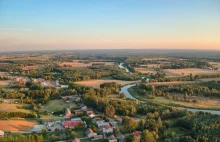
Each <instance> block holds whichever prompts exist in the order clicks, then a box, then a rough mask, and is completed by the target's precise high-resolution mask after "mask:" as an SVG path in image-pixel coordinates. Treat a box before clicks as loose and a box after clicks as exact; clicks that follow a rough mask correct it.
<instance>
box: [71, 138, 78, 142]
mask: <svg viewBox="0 0 220 142" xmlns="http://www.w3.org/2000/svg"><path fill="white" fill-rule="evenodd" d="M72 142H80V139H78V138H75V139H74V140H73V141H72Z"/></svg>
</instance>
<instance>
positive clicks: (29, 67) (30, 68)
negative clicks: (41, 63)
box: [23, 66, 38, 71]
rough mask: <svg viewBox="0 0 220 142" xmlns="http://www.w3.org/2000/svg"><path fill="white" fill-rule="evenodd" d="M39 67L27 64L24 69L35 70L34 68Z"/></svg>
mask: <svg viewBox="0 0 220 142" xmlns="http://www.w3.org/2000/svg"><path fill="white" fill-rule="evenodd" d="M37 68H38V66H26V67H24V68H23V70H26V71H28V70H33V69H37Z"/></svg>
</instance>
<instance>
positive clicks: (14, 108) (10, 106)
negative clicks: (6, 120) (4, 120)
mask: <svg viewBox="0 0 220 142" xmlns="http://www.w3.org/2000/svg"><path fill="white" fill-rule="evenodd" d="M29 106H30V105H21V104H14V103H10V102H9V101H8V100H4V102H3V103H0V108H1V110H0V111H7V112H26V113H30V112H31V111H30V110H28V109H23V108H28V107H29ZM20 108H21V109H20Z"/></svg>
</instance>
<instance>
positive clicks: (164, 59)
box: [142, 58, 170, 61]
mask: <svg viewBox="0 0 220 142" xmlns="http://www.w3.org/2000/svg"><path fill="white" fill-rule="evenodd" d="M142 60H145V61H169V60H170V59H169V58H144V59H142Z"/></svg>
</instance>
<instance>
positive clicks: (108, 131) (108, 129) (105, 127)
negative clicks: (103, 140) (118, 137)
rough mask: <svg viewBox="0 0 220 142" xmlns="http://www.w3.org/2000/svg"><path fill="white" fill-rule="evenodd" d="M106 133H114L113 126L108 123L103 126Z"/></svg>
mask: <svg viewBox="0 0 220 142" xmlns="http://www.w3.org/2000/svg"><path fill="white" fill-rule="evenodd" d="M102 132H103V133H104V134H109V133H113V128H112V127H111V126H110V125H106V126H104V127H103V128H102Z"/></svg>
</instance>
